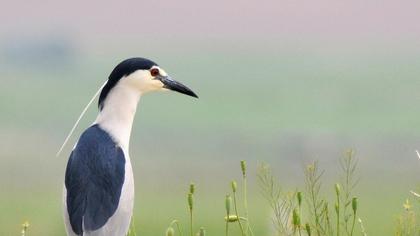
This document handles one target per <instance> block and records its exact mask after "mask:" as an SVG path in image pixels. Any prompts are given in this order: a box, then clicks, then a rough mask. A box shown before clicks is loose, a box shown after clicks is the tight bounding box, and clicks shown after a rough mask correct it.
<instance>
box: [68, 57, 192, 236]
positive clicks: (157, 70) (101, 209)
mask: <svg viewBox="0 0 420 236" xmlns="http://www.w3.org/2000/svg"><path fill="white" fill-rule="evenodd" d="M164 90H172V91H176V92H179V93H182V94H185V95H188V96H192V97H195V98H198V96H197V95H196V94H195V93H194V92H193V91H192V90H191V89H189V88H188V87H187V86H185V85H183V84H182V83H180V82H177V81H175V80H173V79H172V78H171V77H170V76H169V75H168V74H167V73H166V72H165V70H163V69H162V68H161V67H159V65H158V64H156V63H155V62H153V61H151V60H149V59H146V58H141V57H135V58H129V59H126V60H124V61H122V62H121V63H119V64H118V65H117V66H116V67H115V68H114V69H113V70H112V72H111V74H110V75H109V77H108V79H107V81H106V82H105V84H104V86H102V87H101V89H100V90H99V91H100V96H99V99H98V108H99V113H98V115H97V118H96V120H95V121H94V122H93V124H92V125H91V126H90V127H88V128H87V129H86V130H85V131H83V133H82V134H81V135H80V137H79V139H78V141H77V142H76V144H75V146H74V148H73V150H72V151H71V154H70V157H69V159H68V162H67V166H66V171H65V176H64V190H63V208H64V223H65V228H66V232H67V235H68V236H105V235H106V236H125V235H126V234H127V232H128V230H129V227H130V221H131V217H132V214H133V205H134V178H133V171H132V167H131V161H130V157H129V144H130V135H131V129H132V125H133V119H134V116H135V113H136V109H137V105H138V102H139V100H140V98H141V97H142V96H143V95H145V94H147V93H150V92H154V91H164ZM99 91H98V92H99ZM94 98H95V97H94ZM82 114H83V113H82Z"/></svg>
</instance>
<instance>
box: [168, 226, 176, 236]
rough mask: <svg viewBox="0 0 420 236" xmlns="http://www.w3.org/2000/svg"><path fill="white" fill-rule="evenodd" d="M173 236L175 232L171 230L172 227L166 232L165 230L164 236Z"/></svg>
mask: <svg viewBox="0 0 420 236" xmlns="http://www.w3.org/2000/svg"><path fill="white" fill-rule="evenodd" d="M174 235H175V231H174V229H173V228H172V227H169V228H168V229H167V230H166V236H174Z"/></svg>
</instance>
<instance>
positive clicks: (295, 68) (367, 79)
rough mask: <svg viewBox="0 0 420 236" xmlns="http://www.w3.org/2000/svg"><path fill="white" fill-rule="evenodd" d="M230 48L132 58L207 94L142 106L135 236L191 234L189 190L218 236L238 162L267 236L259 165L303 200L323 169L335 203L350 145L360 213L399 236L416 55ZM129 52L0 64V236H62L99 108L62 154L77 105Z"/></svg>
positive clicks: (414, 114) (415, 113)
mask: <svg viewBox="0 0 420 236" xmlns="http://www.w3.org/2000/svg"><path fill="white" fill-rule="evenodd" d="M228 46H229V45H228ZM228 46H226V45H225V47H220V48H221V49H220V50H218V51H214V50H210V49H203V50H201V49H200V48H199V47H198V46H192V49H190V50H188V51H181V49H172V50H171V51H169V53H168V52H165V53H164V52H163V51H164V50H162V51H158V52H155V51H153V50H152V49H147V50H146V49H142V48H139V49H137V51H136V52H138V55H144V56H148V57H151V58H153V59H154V60H156V61H158V62H159V64H160V65H161V66H162V67H163V68H165V70H166V71H167V72H168V73H170V74H171V75H172V76H173V77H174V78H176V79H177V80H179V81H182V82H184V83H185V84H187V85H188V86H189V87H191V88H192V89H193V90H194V91H196V92H197V94H198V95H199V96H200V99H199V100H193V99H190V98H188V97H185V96H180V95H178V94H173V93H166V94H150V95H148V96H145V97H144V98H142V100H141V102H140V108H139V109H138V113H137V116H136V121H135V125H134V130H133V134H132V140H131V158H132V163H133V166H134V174H135V181H136V189H137V190H136V196H137V197H136V206H135V208H136V209H135V213H134V214H135V223H136V228H137V232H138V234H139V235H164V232H165V230H166V228H167V226H168V224H169V223H170V221H171V220H172V219H174V218H177V219H180V220H181V221H182V222H184V223H186V220H187V216H188V215H187V206H186V199H185V195H186V191H187V189H188V184H189V183H190V181H194V182H195V183H196V184H197V197H196V198H197V200H196V201H197V227H198V226H204V227H206V229H207V232H208V234H209V235H223V232H224V231H223V230H224V222H223V216H224V196H225V194H226V193H227V192H228V191H229V182H230V181H231V180H232V179H239V178H240V171H239V169H238V163H239V160H247V161H248V163H249V166H250V190H249V197H250V213H251V217H252V223H253V228H254V232H255V233H256V235H261V236H263V235H269V233H268V232H269V231H270V217H271V216H270V215H271V213H270V211H269V208H268V205H267V203H266V202H265V201H264V200H263V199H262V197H261V194H260V193H259V189H258V185H257V183H256V176H255V175H256V169H257V166H258V163H262V162H266V163H269V164H270V165H271V166H272V168H273V170H274V171H275V173H276V175H277V176H278V179H279V181H280V182H281V183H283V185H284V188H285V189H288V190H295V189H296V188H298V189H302V188H303V183H304V182H303V173H302V172H303V169H304V166H305V164H307V163H310V162H311V161H313V160H319V163H320V166H321V168H323V169H325V170H326V173H325V175H324V187H323V195H325V196H326V197H327V198H331V197H333V196H334V189H333V184H334V183H335V182H336V181H337V178H338V175H339V170H338V159H339V158H340V157H341V156H342V154H343V152H344V151H345V150H346V149H348V148H354V149H355V150H356V152H357V157H358V158H359V160H360V161H359V171H358V176H360V178H361V180H360V183H359V185H358V187H357V188H356V193H357V196H358V197H359V199H360V206H361V207H360V209H361V210H360V215H359V216H360V217H361V218H362V219H363V220H364V224H365V227H366V229H367V233H368V235H375V236H376V235H393V230H394V223H395V221H396V216H397V214H399V213H400V212H401V211H402V204H403V202H404V201H405V199H406V198H407V197H409V190H411V189H416V187H417V184H418V182H419V176H418V174H417V173H418V170H419V168H420V162H419V161H418V160H417V157H416V155H415V153H414V150H415V149H418V148H420V135H419V132H418V130H420V122H419V117H420V106H419V104H420V95H419V94H420V93H419V92H418V91H419V88H420V80H419V78H418V75H419V74H420V67H419V66H418V64H419V62H420V54H419V53H418V52H415V51H414V52H413V51H408V50H405V49H404V48H398V49H394V50H386V49H384V48H381V47H380V46H377V47H373V48H369V47H367V48H358V49H354V50H350V49H348V50H342V51H339V52H337V51H328V50H327V51H321V50H318V51H311V50H305V49H299V50H298V49H295V50H291V49H285V48H279V47H275V48H271V49H269V48H270V47H269V46H267V47H265V48H264V49H261V48H259V47H258V46H257V45H251V47H247V50H242V48H241V45H239V46H237V47H233V48H230V47H228ZM396 51H397V52H398V53H396ZM89 55H90V54H89ZM127 55H133V52H131V53H129V54H128V53H127V54H124V52H119V53H115V52H113V51H112V50H111V51H109V52H106V53H101V54H100V55H94V56H87V55H78V57H77V58H76V59H75V60H74V62H72V63H69V64H64V65H62V66H35V67H33V66H30V65H19V64H14V63H12V62H8V61H7V60H6V59H5V58H2V59H1V60H2V61H1V62H2V63H1V65H0V78H1V83H2V86H1V87H0V98H1V99H0V109H1V110H0V112H1V116H0V130H1V132H0V141H1V142H0V143H1V144H0V150H1V151H0V156H1V158H0V235H6V236H8V235H19V233H20V224H21V223H22V222H23V221H25V220H28V221H29V222H30V224H31V226H30V228H29V231H28V235H30V236H33V235H65V233H64V226H63V223H62V216H61V215H62V213H61V212H62V210H61V191H62V184H63V175H64V169H65V164H66V161H67V156H68V154H69V151H70V149H71V146H72V144H73V143H74V142H75V140H76V138H77V136H78V134H80V132H81V131H82V130H83V127H86V126H88V125H89V124H90V123H91V122H92V121H93V120H94V118H95V115H96V112H97V110H96V107H92V108H91V109H90V111H89V112H88V114H87V115H86V117H85V118H84V120H83V121H82V122H81V124H80V126H79V128H78V130H77V131H76V135H74V136H73V139H72V140H71V142H70V144H69V145H68V147H67V148H66V149H65V151H64V152H63V155H62V156H60V157H55V153H56V151H57V150H58V148H59V146H60V145H61V142H62V141H63V140H64V138H65V135H66V134H67V132H68V130H70V128H71V126H72V124H73V122H74V121H75V119H76V118H77V116H78V115H79V113H80V111H81V109H82V107H83V106H84V105H85V103H86V102H87V101H88V100H89V99H90V97H91V96H92V95H93V93H94V92H95V91H96V89H97V88H98V86H100V85H101V84H102V82H103V81H104V79H105V78H106V77H107V76H108V74H109V72H110V71H111V69H112V68H113V66H114V65H115V64H116V63H117V62H118V61H120V60H121V59H123V58H125V57H127ZM357 230H358V229H357ZM357 232H358V231H357Z"/></svg>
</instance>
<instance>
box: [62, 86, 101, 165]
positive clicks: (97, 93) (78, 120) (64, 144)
mask: <svg viewBox="0 0 420 236" xmlns="http://www.w3.org/2000/svg"><path fill="white" fill-rule="evenodd" d="M107 82H108V81H105V83H104V84H103V85H102V86H101V87H100V88H99V89H98V91H96V93H95V94H94V95H93V97H92V99H90V101H89V102H88V104H87V105H86V107H85V108H84V109H83V111H82V113H80V116H79V118H77V120H76V123H75V124H74V125H73V128H71V130H70V132H69V134H68V135H67V137H66V139H65V140H64V143H63V145H61V147H60V149H59V150H58V152H57V154H56V156H57V157H58V156H59V155H60V153H61V151H63V149H64V147H65V146H66V144H67V142H68V141H69V139H70V137H71V135H72V134H73V132H74V130H75V129H76V127H77V125H78V124H79V122H80V120H81V119H82V118H83V116H84V115H85V113H86V111H87V110H88V109H89V107H90V105H91V104H92V102H93V101H94V100H95V98H96V97H97V96H98V95H99V93H100V92H101V91H102V89H103V88H104V87H105V85H106V83H107Z"/></svg>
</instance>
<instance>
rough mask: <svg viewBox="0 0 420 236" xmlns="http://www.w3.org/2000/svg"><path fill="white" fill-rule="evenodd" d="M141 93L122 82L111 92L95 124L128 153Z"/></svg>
mask: <svg viewBox="0 0 420 236" xmlns="http://www.w3.org/2000/svg"><path fill="white" fill-rule="evenodd" d="M140 97H141V93H140V92H139V91H138V90H136V89H135V88H133V87H132V86H131V87H130V86H129V85H128V84H126V83H124V82H123V81H120V82H119V83H118V84H117V85H116V86H115V87H114V88H112V90H111V91H110V92H109V94H108V96H107V97H106V99H105V102H104V104H103V108H102V110H101V111H100V112H99V114H98V117H97V118H96V121H95V122H94V124H98V125H99V126H100V127H101V128H102V129H104V130H105V131H106V132H108V133H109V134H110V135H111V137H112V138H113V139H114V141H115V142H117V144H118V145H120V146H121V147H122V148H123V149H125V150H126V151H128V147H129V144H130V135H131V128H132V126H133V120H134V115H135V114H136V109H137V104H138V102H139V100H140Z"/></svg>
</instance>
